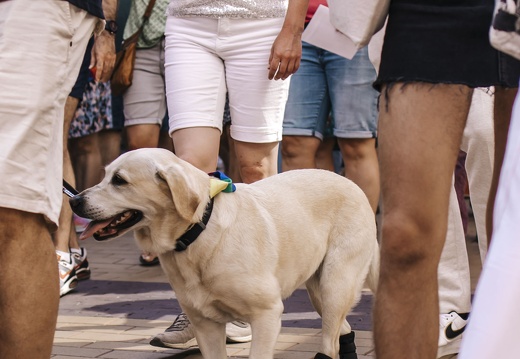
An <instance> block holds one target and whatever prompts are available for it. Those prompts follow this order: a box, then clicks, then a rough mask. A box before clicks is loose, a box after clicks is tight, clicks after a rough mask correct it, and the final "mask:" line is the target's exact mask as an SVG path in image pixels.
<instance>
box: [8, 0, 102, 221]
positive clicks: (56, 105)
mask: <svg viewBox="0 0 520 359" xmlns="http://www.w3.org/2000/svg"><path fill="white" fill-rule="evenodd" d="M98 22H99V19H98V18H96V17H94V16H92V15H89V14H88V13H87V12H86V11H84V10H81V9H79V8H77V7H75V6H72V5H70V4H69V3H68V2H66V1H58V0H52V1H51V0H45V1H42V0H38V1H34V0H16V1H7V2H0V24H1V29H0V84H1V85H0V178H2V185H1V186H0V207H4V208H12V209H16V210H20V211H24V212H31V213H41V214H43V215H45V216H46V218H47V219H48V220H49V221H51V222H53V223H55V224H57V223H58V217H59V213H60V210H61V203H62V199H63V194H62V192H61V188H62V178H63V177H62V173H63V111H64V107H65V100H66V98H67V95H68V94H69V93H70V91H71V89H72V86H73V85H74V82H75V81H76V78H77V76H78V73H79V67H80V65H81V61H82V59H83V55H84V54H85V49H86V47H87V42H88V40H89V38H90V37H91V35H92V32H93V31H94V28H95V26H96V25H97V24H98Z"/></svg>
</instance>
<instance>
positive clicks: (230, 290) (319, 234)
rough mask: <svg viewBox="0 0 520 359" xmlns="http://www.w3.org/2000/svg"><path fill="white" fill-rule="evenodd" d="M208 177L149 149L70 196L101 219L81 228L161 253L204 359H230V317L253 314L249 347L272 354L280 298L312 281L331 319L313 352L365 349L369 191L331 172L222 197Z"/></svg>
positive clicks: (375, 264) (320, 307)
mask: <svg viewBox="0 0 520 359" xmlns="http://www.w3.org/2000/svg"><path fill="white" fill-rule="evenodd" d="M210 182H211V179H210V176H209V175H208V174H206V173H204V172H202V171H200V170H198V169H197V168H195V167H194V166H192V165H190V164H189V163H187V162H185V161H183V160H181V159H179V158H178V157H176V156H175V155H174V154H173V153H171V152H169V151H167V150H162V149H140V150H135V151H131V152H128V153H126V154H123V155H122V156H120V157H119V158H117V159H116V160H115V161H114V162H113V163H111V164H110V165H109V166H108V167H107V169H106V176H105V178H104V179H103V181H102V182H101V183H100V184H98V185H97V186H95V187H92V188H90V189H87V190H85V191H83V192H82V193H80V194H79V195H77V196H75V197H74V198H72V199H71V200H70V201H71V205H72V207H73V210H74V212H76V213H77V214H78V215H80V216H82V217H86V218H90V219H92V220H93V222H92V223H91V226H90V227H89V228H87V230H86V232H84V234H83V237H87V236H90V235H92V234H93V235H94V237H95V238H96V239H97V240H106V239H110V238H115V237H118V236H120V235H122V234H123V233H126V232H127V231H129V230H135V238H136V240H137V242H138V244H139V246H140V247H141V248H142V249H143V250H145V251H148V252H153V253H157V254H158V255H159V258H160V262H161V266H162V268H163V270H164V272H165V273H166V275H167V276H168V280H169V281H170V284H171V286H172V288H173V289H174V290H175V293H176V296H177V299H178V301H179V303H180V305H181V307H182V309H183V310H184V311H185V312H186V314H187V315H188V317H189V318H190V321H191V322H192V324H193V327H194V329H195V332H196V338H197V342H198V344H199V347H200V350H201V352H202V355H203V356H204V358H206V359H222V358H226V340H225V325H226V323H227V322H230V321H233V320H237V319H239V320H243V321H246V322H248V323H251V329H252V343H251V351H250V356H249V357H250V358H253V359H268V358H269V359H271V358H273V353H274V348H275V343H276V340H277V337H278V334H279V332H280V326H281V316H282V312H283V303H282V300H283V299H284V298H287V297H288V296H290V295H291V294H292V293H293V292H294V291H295V290H296V289H297V288H298V287H300V286H301V285H303V284H305V286H306V287H307V290H308V292H309V296H310V299H311V301H312V304H313V305H314V308H315V309H316V310H317V312H318V313H319V314H320V315H321V317H322V323H323V340H322V345H321V353H318V354H317V355H316V357H315V358H320V359H322V358H323V359H325V358H336V357H337V354H338V352H341V355H340V358H342V359H351V358H356V354H355V345H354V338H353V334H354V333H353V332H352V333H351V328H350V325H349V324H348V322H347V321H346V319H345V317H346V315H347V313H348V312H349V311H350V309H351V308H352V306H353V305H354V304H355V303H356V301H357V300H358V298H359V296H360V294H361V290H362V288H363V284H364V282H365V280H367V283H368V285H369V286H370V287H371V288H372V289H374V288H375V285H376V282H377V275H378V269H379V251H378V244H377V240H376V223H375V217H374V214H373V212H372V209H371V207H370V205H369V203H368V199H367V198H366V196H365V195H364V193H363V192H362V191H361V189H360V188H359V187H357V186H356V185H355V184H354V183H353V182H351V181H350V180H348V179H346V178H344V177H342V176H340V175H337V174H335V173H332V172H329V171H324V170H295V171H289V172H285V173H282V174H279V175H276V176H273V177H270V178H267V179H264V180H261V181H258V182H256V183H254V184H249V185H246V184H237V185H236V191H235V192H233V193H219V194H218V195H216V196H215V197H214V198H213V199H211V197H210V187H211V185H210ZM187 232H188V234H186V233H187ZM190 233H191V234H190ZM193 233H195V235H192V234H193ZM193 237H195V238H193ZM340 336H341V337H340ZM340 342H341V343H342V344H341V345H340Z"/></svg>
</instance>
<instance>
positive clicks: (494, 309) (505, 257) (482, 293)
mask: <svg viewBox="0 0 520 359" xmlns="http://www.w3.org/2000/svg"><path fill="white" fill-rule="evenodd" d="M507 141H508V142H507V148H506V154H505V158H504V163H503V165H502V172H501V173H500V182H499V187H498V192H497V197H496V202H495V211H494V218H493V220H494V226H493V240H492V242H491V248H490V250H489V253H488V255H487V258H486V261H485V264H484V268H483V271H482V274H481V277H480V280H479V283H478V286H477V290H476V293H475V300H474V304H473V310H472V314H471V320H470V321H469V325H468V328H467V330H466V332H465V334H464V338H463V340H462V347H461V351H460V354H459V358H461V359H489V358H500V359H518V358H520V340H519V331H518V325H519V323H520V309H519V303H520V233H519V231H518V227H517V224H518V223H520V101H519V100H518V97H517V100H516V103H515V106H514V109H513V115H512V119H511V126H510V128H509V135H508V140H507Z"/></svg>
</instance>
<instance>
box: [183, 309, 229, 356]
mask: <svg viewBox="0 0 520 359" xmlns="http://www.w3.org/2000/svg"><path fill="white" fill-rule="evenodd" d="M192 317H194V318H193V319H192ZM192 317H190V315H189V314H188V318H189V319H190V321H191V323H192V324H193V327H194V329H195V337H196V338H197V343H198V344H199V348H200V351H201V353H202V356H203V357H204V359H225V358H227V352H226V324H225V323H217V322H215V321H213V320H210V319H207V318H204V317H199V316H192Z"/></svg>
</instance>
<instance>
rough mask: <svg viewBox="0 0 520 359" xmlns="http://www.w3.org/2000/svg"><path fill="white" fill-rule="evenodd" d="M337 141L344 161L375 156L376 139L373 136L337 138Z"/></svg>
mask: <svg viewBox="0 0 520 359" xmlns="http://www.w3.org/2000/svg"><path fill="white" fill-rule="evenodd" d="M338 143H339V145H340V148H341V152H342V155H343V158H344V159H345V160H346V161H356V160H358V161H359V160H364V159H367V158H371V157H373V158H377V153H376V140H375V139H374V138H365V139H338Z"/></svg>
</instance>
